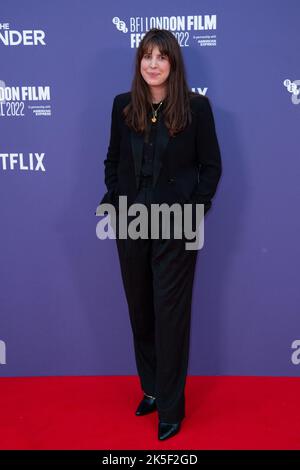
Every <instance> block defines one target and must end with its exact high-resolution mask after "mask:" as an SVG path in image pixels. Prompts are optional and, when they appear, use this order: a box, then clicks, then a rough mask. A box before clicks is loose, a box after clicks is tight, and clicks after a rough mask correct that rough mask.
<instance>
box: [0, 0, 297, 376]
mask: <svg viewBox="0 0 300 470" xmlns="http://www.w3.org/2000/svg"><path fill="white" fill-rule="evenodd" d="M137 14H138V15H140V16H139V18H137V17H136V15H137ZM299 14H300V2H299V1H298V0H289V1H288V2H286V1H283V0H277V1H276V0H265V1H264V2H261V1H259V0H247V1H246V0H245V1H244V2H240V1H238V0H227V1H226V2H224V1H223V0H219V1H217V0H202V1H201V2H198V1H196V0H194V1H191V2H189V3H188V4H186V2H182V4H180V3H177V5H176V4H175V5H174V2H172V1H168V0H167V1H166V2H164V3H163V4H162V2H161V1H156V0H153V1H152V2H151V4H149V6H147V5H146V4H144V5H141V4H140V2H138V1H131V2H130V1H129V2H121V1H119V2H117V1H112V2H109V3H108V4H107V6H105V9H103V3H101V2H99V1H98V0H89V1H88V2H82V1H75V0H53V1H51V2H40V1H38V0H27V2H25V3H24V2H21V1H16V0H3V1H2V2H1V12H0V57H1V73H0V135H1V139H0V154H1V158H0V178H1V181H0V188H1V198H0V213H1V232H0V243H1V264H0V282H1V294H0V308H1V312H0V314H1V315H0V375H2V376H36V375H98V374H100V375H101V374H104V375H114V374H121V375H126V374H135V373H136V368H135V362H134V354H133V344H132V335H131V329H130V323H129V315H128V310H127V304H126V300H125V294H124V292H123V286H122V281H121V274H120V268H119V262H118V258H117V249H116V245H115V241H114V240H105V241H101V240H99V239H98V238H97V237H96V224H97V222H98V220H99V219H98V218H97V217H95V215H94V211H95V208H96V206H97V204H98V202H99V201H100V199H101V198H102V196H103V194H104V192H105V190H106V189H105V186H104V166H103V160H104V158H105V156H106V151H107V145H108V137H109V128H110V113H111V106H112V100H113V97H114V96H115V95H116V94H118V93H122V92H124V91H128V90H129V89H130V84H131V78H132V74H133V61H134V56H135V52H136V45H137V41H138V40H139V34H141V33H145V32H146V30H147V28H149V27H150V25H151V26H154V24H153V23H151V21H153V20H151V17H154V19H155V18H157V19H161V17H164V18H165V19H164V21H165V23H164V27H167V29H171V30H172V31H173V32H174V33H176V34H177V37H178V40H179V41H180V44H181V46H182V52H183V55H184V59H185V63H186V69H187V76H188V83H189V86H190V87H192V88H193V89H195V90H196V91H199V92H202V93H206V94H207V95H208V96H209V97H210V99H211V102H212V106H213V111H214V115H215V121H216V127H217V133H218V137H219V143H220V147H221V152H222V159H223V174H222V178H221V181H220V184H219V187H218V191H217V194H216V196H215V198H214V201H213V207H212V209H211V210H210V212H209V214H208V215H207V218H206V224H205V246H204V249H203V250H201V251H200V252H199V255H198V262H197V269H196V277H195V284H194V296H193V310H192V329H191V349H190V362H189V373H190V374H201V375H202V374H206V375H290V376H298V375H299V370H300V339H299V338H300V317H299V303H300V302H299V301H300V293H299V265H300V263H299V261H300V250H299V243H298V239H299V231H300V222H299V217H298V207H299V202H300V185H299V177H300V159H299V116H300V105H299V104H298V101H300V100H299V99H298V97H299V98H300V94H299V95H298V94H297V90H298V89H300V86H299V84H300V82H297V80H300V72H299V56H300V29H299ZM190 17H196V18H193V21H191V18H190ZM155 25H157V24H155ZM197 27H198V29H195V28H197ZM297 74H298V75H297ZM297 129H298V131H297Z"/></svg>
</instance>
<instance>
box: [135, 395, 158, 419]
mask: <svg viewBox="0 0 300 470" xmlns="http://www.w3.org/2000/svg"><path fill="white" fill-rule="evenodd" d="M155 410H156V400H155V398H154V397H150V396H148V395H144V398H143V399H142V401H141V402H140V404H139V406H138V407H137V410H136V412H135V414H136V416H143V415H147V414H148V413H152V411H155Z"/></svg>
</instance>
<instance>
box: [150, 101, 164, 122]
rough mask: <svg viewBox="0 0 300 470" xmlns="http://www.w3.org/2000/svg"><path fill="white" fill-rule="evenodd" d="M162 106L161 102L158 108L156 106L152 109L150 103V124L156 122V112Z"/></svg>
mask: <svg viewBox="0 0 300 470" xmlns="http://www.w3.org/2000/svg"><path fill="white" fill-rule="evenodd" d="M162 104H163V101H161V102H160V104H159V106H158V107H157V108H156V109H154V108H153V106H152V103H151V108H152V118H151V121H152V122H156V121H157V119H156V117H157V112H158V110H159V108H160V107H161V105H162Z"/></svg>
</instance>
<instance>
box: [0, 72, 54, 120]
mask: <svg viewBox="0 0 300 470" xmlns="http://www.w3.org/2000/svg"><path fill="white" fill-rule="evenodd" d="M50 100H51V96H50V86H7V85H6V83H5V81H4V80H0V117H3V118H4V117H6V118H14V117H17V118H20V117H25V115H26V113H27V111H29V112H30V113H32V114H33V115H34V116H36V117H47V116H51V104H50Z"/></svg>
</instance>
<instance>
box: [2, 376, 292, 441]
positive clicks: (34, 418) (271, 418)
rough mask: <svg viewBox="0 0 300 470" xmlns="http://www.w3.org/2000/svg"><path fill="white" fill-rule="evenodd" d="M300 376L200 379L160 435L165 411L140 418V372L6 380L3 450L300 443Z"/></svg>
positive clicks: (188, 387)
mask: <svg viewBox="0 0 300 470" xmlns="http://www.w3.org/2000/svg"><path fill="white" fill-rule="evenodd" d="M299 397H300V380H299V379H298V378H291V377H228V376H222V377H196V376H189V377H188V379H187V385H186V418H185V419H184V420H183V422H182V427H181V431H180V433H179V434H177V435H176V436H174V437H172V438H171V439H168V440H166V441H162V442H160V441H159V440H158V439H157V423H158V417H157V413H152V414H150V415H147V416H140V417H137V416H135V414H134V412H135V409H136V407H137V405H138V403H139V401H140V399H141V398H142V395H141V391H140V385H139V380H138V378H137V377H136V376H129V377H128V376H117V377H115V376H104V377H103V376H99V377H96V376H94V377H29V378H28V377H26V378H1V379H0V399H1V420H0V448H1V449H109V450H113V449H146V450H147V449H297V450H298V449H300V407H299Z"/></svg>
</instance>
